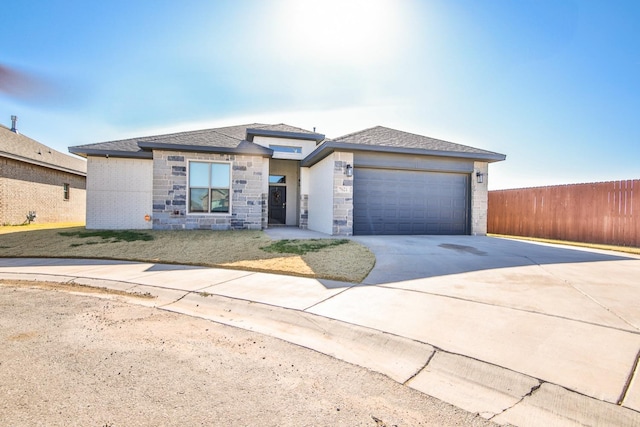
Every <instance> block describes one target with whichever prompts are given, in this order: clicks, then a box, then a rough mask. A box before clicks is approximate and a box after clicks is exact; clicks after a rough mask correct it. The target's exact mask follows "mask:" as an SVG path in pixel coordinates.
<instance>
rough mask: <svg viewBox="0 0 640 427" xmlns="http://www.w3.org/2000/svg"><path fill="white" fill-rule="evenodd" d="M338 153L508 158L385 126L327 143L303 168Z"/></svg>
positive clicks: (488, 158)
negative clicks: (365, 152)
mask: <svg viewBox="0 0 640 427" xmlns="http://www.w3.org/2000/svg"><path fill="white" fill-rule="evenodd" d="M336 150H338V151H376V152H381V153H390V154H414V155H421V156H437V157H455V158H465V159H469V160H480V161H486V162H496V161H500V160H504V159H505V158H506V156H505V155H504V154H499V153H494V152H492V151H487V150H481V149H479V148H475V147H469V146H467V145H462V144H456V143H453V142H449V141H443V140H440V139H435V138H430V137H428V136H423V135H417V134H414V133H409V132H404V131H400V130H396V129H391V128H387V127H384V126H375V127H372V128H369V129H365V130H361V131H358V132H354V133H350V134H347V135H344V136H341V137H339V138H333V139H331V140H326V141H325V142H323V143H322V144H321V145H320V146H318V148H317V149H316V150H315V151H314V152H313V153H311V154H309V155H308V156H307V157H306V158H305V159H304V161H303V162H302V166H312V165H314V164H315V163H317V162H319V161H320V160H322V159H323V158H325V157H326V156H328V155H329V154H331V153H332V152H334V151H336Z"/></svg>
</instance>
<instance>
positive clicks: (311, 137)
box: [247, 128, 325, 142]
mask: <svg viewBox="0 0 640 427" xmlns="http://www.w3.org/2000/svg"><path fill="white" fill-rule="evenodd" d="M254 136H267V137H271V138H289V139H303V140H306V141H316V142H320V141H323V140H324V138H325V137H324V135H323V134H321V133H303V132H285V131H280V130H267V129H254V128H247V141H249V142H253V137H254Z"/></svg>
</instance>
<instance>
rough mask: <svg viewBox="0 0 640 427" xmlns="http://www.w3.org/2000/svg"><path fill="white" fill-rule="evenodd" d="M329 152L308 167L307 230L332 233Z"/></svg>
mask: <svg viewBox="0 0 640 427" xmlns="http://www.w3.org/2000/svg"><path fill="white" fill-rule="evenodd" d="M333 157H334V155H333V154H331V155H329V156H327V157H326V158H325V159H323V160H321V161H319V162H318V163H316V164H315V165H313V166H312V167H310V168H309V173H308V176H309V180H308V185H309V198H308V205H309V220H308V225H307V227H308V228H309V230H314V231H319V232H321V233H326V234H332V233H333V179H331V177H332V176H333V167H334V158H333Z"/></svg>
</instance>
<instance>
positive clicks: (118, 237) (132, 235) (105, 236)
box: [58, 230, 153, 246]
mask: <svg viewBox="0 0 640 427" xmlns="http://www.w3.org/2000/svg"><path fill="white" fill-rule="evenodd" d="M58 234H59V235H61V236H65V237H73V236H77V237H80V238H82V239H86V238H89V237H100V238H101V239H102V240H106V241H107V242H109V243H115V242H135V241H137V240H143V241H147V242H148V241H151V240H153V236H152V235H151V234H149V233H145V232H141V231H134V230H123V231H115V230H98V231H78V230H76V231H63V232H60V233H58ZM96 243H98V242H87V243H85V244H87V245H90V244H96ZM76 246H79V245H78V244H76Z"/></svg>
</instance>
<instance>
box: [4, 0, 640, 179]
mask: <svg viewBox="0 0 640 427" xmlns="http://www.w3.org/2000/svg"><path fill="white" fill-rule="evenodd" d="M3 14H4V19H3V25H2V26H0V39H1V40H2V49H1V50H0V65H2V66H4V67H8V68H9V69H11V70H13V71H16V72H19V73H20V76H21V77H20V78H14V79H9V80H7V79H5V81H4V82H3V83H0V121H1V122H2V123H3V124H4V125H5V126H10V124H11V122H10V116H11V115H14V114H15V115H17V116H18V117H19V122H18V128H19V130H20V131H21V132H22V133H24V134H25V135H27V136H30V137H32V138H34V139H36V140H38V141H40V142H42V143H44V144H47V145H49V146H51V147H53V148H55V149H58V150H60V151H63V152H67V147H69V146H72V145H79V144H87V143H93V142H101V141H107V140H113V139H119V138H129V137H135V136H143V135H149V134H157V133H165V132H172V131H182V130H191V129H202V128H208V127H216V126H224V125H233V124H241V123H251V122H265V123H287V124H290V125H293V126H299V127H302V128H306V129H312V128H313V127H315V128H316V130H317V131H318V132H321V133H324V134H326V135H327V136H329V137H337V136H340V135H343V134H347V133H350V132H353V131H357V130H361V129H365V128H368V127H372V126H376V125H383V126H387V127H392V128H396V129H400V130H404V131H409V132H414V133H418V134H422V135H427V136H431V137H434V138H440V139H445V140H449V141H453V142H457V143H460V144H466V145H471V146H475V147H479V148H484V149H487V150H491V151H496V152H500V153H503V154H506V155H507V160H506V161H505V162H500V163H495V164H493V165H492V166H491V168H490V171H489V186H490V189H501V188H516V187H525V186H536V185H548V184H569V183H578V182H592V181H607V180H617V179H638V178H640V119H639V117H638V116H639V113H640V78H639V76H640V30H638V25H637V23H638V22H640V2H638V1H635V0H633V1H616V0H611V1H604V0H601V1H591V0H580V1H566V0H553V1H545V0H538V1H526V0H482V1H477V0H468V1H466V0H458V1H456V0H446V1H445V0H424V1H417V0H351V1H349V0H342V1H340V0H271V1H270V0H262V1H259V0H235V1H231V0H229V1H226V0H220V1H206V0H199V1H195V0H181V1H179V2H178V1H165V0H144V1H143V0H127V1H120V0H110V1H105V2H93V1H85V0H73V1H71V0H69V1H63V0H48V1H30V0H22V1H19V2H10V3H7V4H6V5H5V6H4V8H3Z"/></svg>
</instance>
